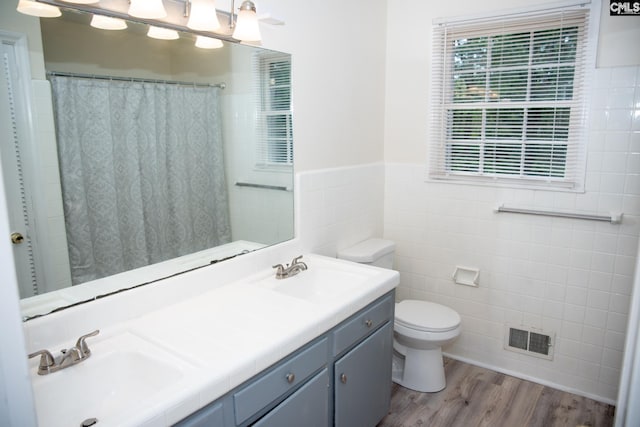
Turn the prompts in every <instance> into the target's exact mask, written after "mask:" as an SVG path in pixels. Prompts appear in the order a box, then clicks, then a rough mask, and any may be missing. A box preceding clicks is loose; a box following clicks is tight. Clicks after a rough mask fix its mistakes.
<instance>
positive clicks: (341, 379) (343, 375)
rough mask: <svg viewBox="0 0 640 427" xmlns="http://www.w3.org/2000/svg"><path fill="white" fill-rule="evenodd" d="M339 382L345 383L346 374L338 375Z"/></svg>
mask: <svg viewBox="0 0 640 427" xmlns="http://www.w3.org/2000/svg"><path fill="white" fill-rule="evenodd" d="M340 382H342V384H346V383H347V374H340Z"/></svg>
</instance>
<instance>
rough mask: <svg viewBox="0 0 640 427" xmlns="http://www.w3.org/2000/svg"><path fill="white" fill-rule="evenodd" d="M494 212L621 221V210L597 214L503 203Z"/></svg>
mask: <svg viewBox="0 0 640 427" xmlns="http://www.w3.org/2000/svg"><path fill="white" fill-rule="evenodd" d="M494 212H496V213H502V212H504V213H516V214H527V215H543V216H555V217H560V218H573V219H587V220H592V221H606V222H610V223H611V224H620V223H621V222H622V212H611V213H610V214H609V215H598V214H589V213H581V212H563V211H554V210H541V209H522V208H510V207H507V206H504V205H500V206H498V207H497V208H496V209H494Z"/></svg>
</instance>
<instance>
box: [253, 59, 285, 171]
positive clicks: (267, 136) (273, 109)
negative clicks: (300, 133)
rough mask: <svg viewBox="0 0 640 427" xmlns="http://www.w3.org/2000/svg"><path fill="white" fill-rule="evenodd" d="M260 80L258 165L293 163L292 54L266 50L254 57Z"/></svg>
mask: <svg viewBox="0 0 640 427" xmlns="http://www.w3.org/2000/svg"><path fill="white" fill-rule="evenodd" d="M254 61H255V62H254V66H255V67H256V68H257V72H256V73H255V75H256V76H259V81H258V82H257V84H256V87H255V89H254V94H255V96H256V100H255V103H256V105H257V108H258V113H257V114H258V117H257V126H256V131H257V136H258V138H257V146H256V166H258V167H265V168H270V167H282V166H286V167H291V166H292V165H293V129H292V108H291V56H290V55H287V54H281V53H277V52H274V53H266V54H265V53H262V54H258V55H256V57H255V58H254Z"/></svg>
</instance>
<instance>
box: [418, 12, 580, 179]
mask: <svg viewBox="0 0 640 427" xmlns="http://www.w3.org/2000/svg"><path fill="white" fill-rule="evenodd" d="M588 14H589V6H588V5H586V6H584V7H582V6H576V7H565V8H562V9H556V10H552V11H538V12H530V13H526V14H519V15H512V16H501V17H497V18H487V19H475V20H472V21H458V22H449V23H439V24H436V25H435V26H434V34H433V36H434V37H433V43H434V52H433V61H432V70H433V75H432V78H433V82H432V96H433V99H432V118H431V119H432V121H431V123H430V125H431V148H430V151H431V161H430V169H429V175H430V177H431V178H436V179H455V180H472V181H474V182H478V181H481V182H482V181H484V182H490V183H518V184H532V185H537V186H545V187H561V188H570V189H579V188H580V187H581V185H582V181H583V176H584V155H585V135H584V133H583V128H584V120H585V117H584V116H585V114H584V109H585V90H584V88H585V73H586V64H587V57H588V55H589V52H590V50H589V49H588V48H587V40H588V28H587V27H588Z"/></svg>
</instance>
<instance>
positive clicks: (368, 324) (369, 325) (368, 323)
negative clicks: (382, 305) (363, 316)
mask: <svg viewBox="0 0 640 427" xmlns="http://www.w3.org/2000/svg"><path fill="white" fill-rule="evenodd" d="M364 324H365V325H367V328H370V327H371V326H372V325H373V322H372V321H371V319H367V320H365V321H364Z"/></svg>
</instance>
